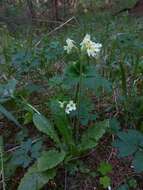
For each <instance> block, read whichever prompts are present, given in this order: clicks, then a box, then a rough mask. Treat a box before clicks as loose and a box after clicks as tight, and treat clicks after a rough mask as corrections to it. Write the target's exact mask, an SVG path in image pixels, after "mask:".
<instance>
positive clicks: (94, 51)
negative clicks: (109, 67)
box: [80, 34, 102, 57]
mask: <svg viewBox="0 0 143 190" xmlns="http://www.w3.org/2000/svg"><path fill="white" fill-rule="evenodd" d="M80 45H81V50H83V51H87V54H88V56H89V57H96V56H97V55H98V54H99V52H100V51H101V48H102V44H100V43H95V42H93V41H91V37H90V35H89V34H86V36H85V37H84V39H83V41H82V42H81V44H80Z"/></svg>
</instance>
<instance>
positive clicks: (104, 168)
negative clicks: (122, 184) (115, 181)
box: [98, 162, 112, 175]
mask: <svg viewBox="0 0 143 190" xmlns="http://www.w3.org/2000/svg"><path fill="white" fill-rule="evenodd" d="M98 171H99V172H100V173H101V174H102V175H107V174H109V173H110V172H111V171H112V166H111V164H108V163H106V162H101V163H100V165H99V168H98Z"/></svg>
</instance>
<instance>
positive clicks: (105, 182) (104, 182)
mask: <svg viewBox="0 0 143 190" xmlns="http://www.w3.org/2000/svg"><path fill="white" fill-rule="evenodd" d="M100 184H101V185H103V187H104V188H107V187H109V186H110V184H111V179H110V177H108V176H104V177H100Z"/></svg>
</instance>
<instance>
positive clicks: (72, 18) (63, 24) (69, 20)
mask: <svg viewBox="0 0 143 190" xmlns="http://www.w3.org/2000/svg"><path fill="white" fill-rule="evenodd" d="M72 20H76V18H75V17H74V16H73V17H71V18H70V19H68V20H67V21H66V22H64V23H62V24H60V25H59V26H57V27H56V28H55V29H54V30H52V31H51V32H49V33H48V35H50V34H52V33H53V32H55V31H57V30H59V29H61V28H62V27H63V26H65V25H66V24H68V23H69V22H71V21H72ZM76 21H77V20H76ZM43 38H44V37H43ZM43 38H42V39H43ZM42 39H40V40H39V42H37V43H36V44H35V47H36V46H38V45H39V44H40V43H41V41H42Z"/></svg>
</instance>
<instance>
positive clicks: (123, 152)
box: [113, 139, 138, 157]
mask: <svg viewBox="0 0 143 190" xmlns="http://www.w3.org/2000/svg"><path fill="white" fill-rule="evenodd" d="M113 146H114V147H116V148H118V149H119V157H126V156H129V155H132V154H133V153H134V152H135V151H136V150H137V148H138V147H137V146H135V145H133V144H129V143H127V142H126V143H125V142H122V141H121V140H119V139H117V140H115V141H114V143H113Z"/></svg>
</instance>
